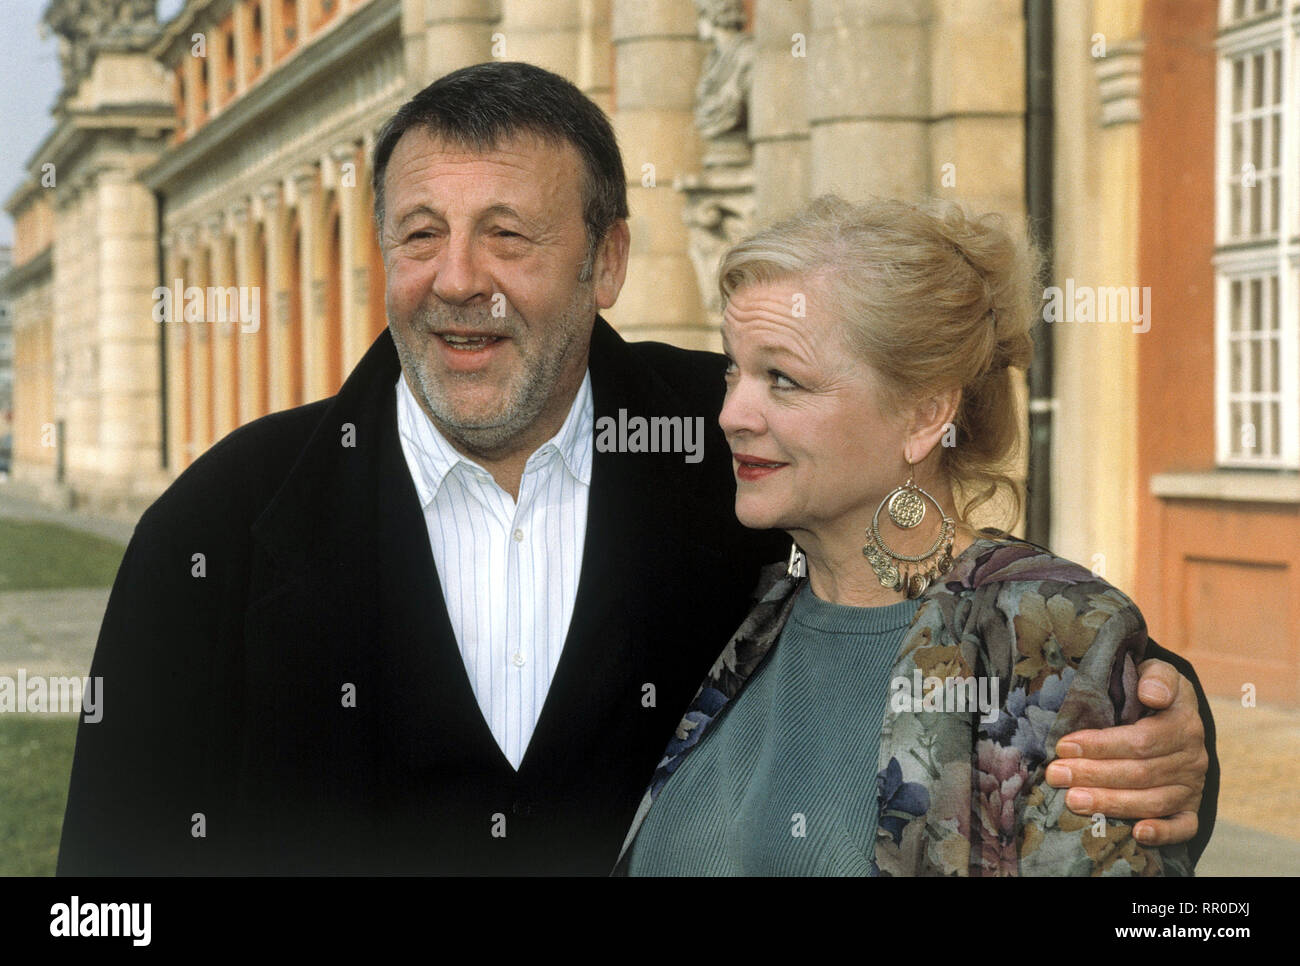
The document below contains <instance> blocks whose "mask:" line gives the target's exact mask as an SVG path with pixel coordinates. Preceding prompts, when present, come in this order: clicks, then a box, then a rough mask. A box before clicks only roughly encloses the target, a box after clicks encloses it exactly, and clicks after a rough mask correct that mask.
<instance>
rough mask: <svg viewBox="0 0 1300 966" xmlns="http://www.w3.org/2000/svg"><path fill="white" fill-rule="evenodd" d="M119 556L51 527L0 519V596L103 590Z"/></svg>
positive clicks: (98, 540) (86, 537)
mask: <svg viewBox="0 0 1300 966" xmlns="http://www.w3.org/2000/svg"><path fill="white" fill-rule="evenodd" d="M125 552H126V548H125V547H124V546H122V545H121V544H120V543H116V542H114V541H112V540H106V539H104V538H103V537H98V536H95V535H94V534H90V533H82V532H81V531H79V530H70V529H68V528H67V527H63V526H59V525H58V524H57V523H28V522H24V521H19V520H9V519H0V591H5V590H53V589H57V588H61V587H109V586H112V583H113V578H114V577H115V576H116V575H117V568H118V565H119V564H121V563H122V554H123V553H125Z"/></svg>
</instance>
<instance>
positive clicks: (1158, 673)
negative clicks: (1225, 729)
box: [1137, 660, 1195, 710]
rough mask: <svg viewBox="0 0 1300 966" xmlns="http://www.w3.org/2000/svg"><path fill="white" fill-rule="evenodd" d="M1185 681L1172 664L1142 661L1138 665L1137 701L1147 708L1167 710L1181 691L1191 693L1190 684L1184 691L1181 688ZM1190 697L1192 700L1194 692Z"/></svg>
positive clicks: (1188, 683)
mask: <svg viewBox="0 0 1300 966" xmlns="http://www.w3.org/2000/svg"><path fill="white" fill-rule="evenodd" d="M1185 681H1186V678H1184V677H1183V676H1182V675H1181V674H1179V673H1178V669H1177V668H1175V667H1174V666H1173V665H1172V664H1168V663H1166V662H1165V661H1157V660H1150V661H1143V662H1142V663H1141V664H1140V665H1138V689H1137V693H1138V700H1139V701H1141V702H1142V703H1143V704H1145V705H1146V706H1147V707H1148V708H1155V709H1156V710H1159V709H1161V708H1167V707H1169V705H1171V704H1173V703H1174V701H1175V699H1176V698H1177V697H1178V695H1179V693H1180V692H1181V691H1183V690H1186V691H1192V687H1191V682H1187V687H1186V689H1183V688H1182V685H1183V683H1184V682H1185ZM1192 696H1193V699H1194V698H1195V692H1194V691H1193V692H1192Z"/></svg>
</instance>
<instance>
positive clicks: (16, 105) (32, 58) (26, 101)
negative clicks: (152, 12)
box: [0, 0, 184, 245]
mask: <svg viewBox="0 0 1300 966" xmlns="http://www.w3.org/2000/svg"><path fill="white" fill-rule="evenodd" d="M183 2H184V0H159V2H158V16H159V19H160V20H163V21H166V20H167V19H169V18H171V17H173V16H175V15H176V12H177V11H178V10H179V9H180V8H181V6H182V5H183ZM46 6H48V0H0V23H3V24H4V30H0V131H3V132H4V137H0V201H6V200H8V198H9V195H10V194H11V193H12V192H13V190H14V189H15V188H17V187H18V185H19V184H21V183H22V180H23V171H24V168H25V166H26V164H27V161H28V160H30V158H31V155H32V152H33V151H35V150H36V147H37V145H39V144H40V143H41V141H43V140H44V139H45V137H46V135H48V134H49V133H50V130H51V128H52V127H53V120H52V119H51V117H50V108H51V107H52V106H53V104H54V98H55V97H57V96H58V93H59V81H60V75H59V54H58V50H59V47H58V41H57V40H56V39H55V38H54V36H53V35H51V36H49V37H48V38H47V39H45V40H42V39H41V31H40V22H41V15H42V14H43V13H44V12H45V8H46ZM13 232H14V228H13V222H12V221H11V220H10V218H9V213H8V212H6V211H3V210H0V245H10V244H13Z"/></svg>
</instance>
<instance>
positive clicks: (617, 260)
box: [592, 218, 631, 309]
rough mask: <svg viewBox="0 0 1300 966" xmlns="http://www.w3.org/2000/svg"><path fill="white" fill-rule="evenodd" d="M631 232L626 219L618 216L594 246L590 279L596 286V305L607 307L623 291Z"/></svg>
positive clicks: (612, 303)
mask: <svg viewBox="0 0 1300 966" xmlns="http://www.w3.org/2000/svg"><path fill="white" fill-rule="evenodd" d="M630 240H631V233H630V232H629V231H628V228H627V220H626V219H625V218H620V219H619V220H618V221H616V222H614V224H613V225H611V226H610V228H609V231H607V232H605V237H604V239H603V240H602V241H601V243H600V244H599V245H598V246H597V247H596V264H595V266H594V267H593V271H592V281H593V282H594V283H595V286H596V307H597V308H600V309H608V308H611V307H613V305H614V303H615V302H617V301H618V293H619V292H621V291H623V280H624V279H626V278H627V252H628V247H629V245H630V243H631V241H630Z"/></svg>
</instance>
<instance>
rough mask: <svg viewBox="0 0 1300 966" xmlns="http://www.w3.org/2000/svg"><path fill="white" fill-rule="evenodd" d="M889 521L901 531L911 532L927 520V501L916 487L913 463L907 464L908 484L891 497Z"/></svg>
mask: <svg viewBox="0 0 1300 966" xmlns="http://www.w3.org/2000/svg"><path fill="white" fill-rule="evenodd" d="M935 505H936V506H937V505H938V504H935ZM889 519H891V520H893V521H894V526H896V527H898V528H899V529H900V530H911V529H912V528H913V527H915V526H917V525H919V524H920V522H921V521H922V520H924V519H925V500H924V499H922V497H921V493H920V490H919V488H918V487H917V485H916V482H915V477H914V476H913V472H912V464H911V463H908V464H907V482H906V483H904V484H903V485H902V486H900V487H897V488H896V489H895V490H894V492H893V493H892V494H891V495H890V497H889Z"/></svg>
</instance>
